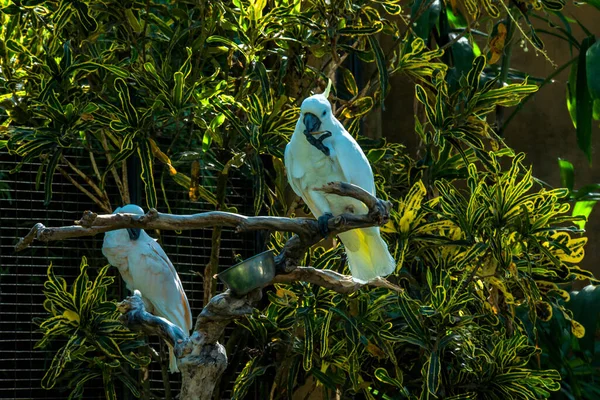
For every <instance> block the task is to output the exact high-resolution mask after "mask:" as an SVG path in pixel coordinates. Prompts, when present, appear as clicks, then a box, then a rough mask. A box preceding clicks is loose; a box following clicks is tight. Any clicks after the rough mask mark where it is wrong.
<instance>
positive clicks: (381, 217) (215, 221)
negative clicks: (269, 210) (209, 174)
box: [15, 182, 391, 272]
mask: <svg viewBox="0 0 600 400" xmlns="http://www.w3.org/2000/svg"><path fill="white" fill-rule="evenodd" d="M320 190H322V191H324V192H326V193H330V194H337V195H339V196H349V197H353V198H355V199H357V200H359V201H361V202H363V203H365V205H366V206H367V207H368V209H369V212H368V214H367V215H354V214H342V215H339V216H337V217H335V218H332V219H330V220H329V222H328V228H329V234H330V235H331V236H335V235H337V234H339V233H342V232H345V231H349V230H351V229H356V228H365V227H370V226H377V225H383V224H385V223H386V222H387V221H388V219H389V210H390V207H391V204H390V203H389V202H387V201H383V200H380V199H377V198H376V197H374V196H372V195H371V194H370V193H368V192H367V191H365V190H363V189H361V188H360V187H358V186H355V185H351V184H349V183H342V182H333V183H329V184H327V185H325V186H324V187H323V188H321V189H320ZM75 224H76V225H72V226H64V227H57V228H49V227H45V226H44V225H43V224H41V223H38V224H36V225H35V226H34V227H33V228H32V229H31V230H30V231H29V233H28V234H27V235H26V236H25V237H23V238H21V239H20V240H19V242H18V243H17V244H16V245H15V250H16V251H21V250H23V249H26V248H27V247H29V246H30V245H31V243H33V241H34V240H39V241H43V242H49V241H55V240H64V239H70V238H75V237H83V236H94V235H96V234H98V233H103V232H108V231H112V230H116V229H124V228H142V229H161V230H187V229H199V228H207V227H215V226H223V227H229V228H234V229H235V230H236V232H245V231H255V230H271V231H280V232H292V233H295V235H294V236H293V237H292V238H290V239H289V240H288V241H287V243H286V244H285V246H284V248H283V250H282V251H281V253H280V254H279V255H278V256H277V257H276V259H275V261H276V264H277V268H278V271H280V272H290V271H293V270H294V269H295V268H296V267H297V266H298V264H299V262H300V260H301V259H302V257H303V256H304V254H305V253H306V251H307V250H308V249H309V248H310V247H311V246H313V245H315V244H316V243H318V242H320V241H321V240H322V239H323V237H322V235H321V233H320V231H319V227H318V223H317V221H316V220H314V219H310V218H286V217H264V216H258V217H246V216H244V215H240V214H234V213H228V212H222V211H210V212H205V213H200V214H192V215H173V214H163V213H159V212H157V211H156V210H154V209H152V210H150V211H149V212H148V213H147V214H146V215H142V216H139V215H133V214H122V213H118V214H106V215H98V214H96V213H93V212H90V211H86V212H85V213H84V215H83V217H82V218H81V220H79V221H75Z"/></svg>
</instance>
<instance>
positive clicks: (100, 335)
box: [35, 257, 150, 399]
mask: <svg viewBox="0 0 600 400" xmlns="http://www.w3.org/2000/svg"><path fill="white" fill-rule="evenodd" d="M88 268H89V266H88V264H87V260H86V258H85V257H83V259H82V260H81V266H80V273H79V276H78V277H77V278H76V279H75V281H74V282H73V284H72V285H71V287H70V288H67V282H66V281H65V280H64V279H63V278H61V277H60V276H56V275H55V274H54V269H53V267H52V264H50V266H49V267H48V280H47V281H46V282H45V283H44V295H45V296H46V300H45V301H44V308H45V309H46V311H48V312H49V313H50V315H49V316H48V318H45V319H44V318H39V319H37V320H36V321H35V322H36V324H38V325H39V327H40V330H41V332H42V334H43V337H42V339H41V340H40V341H39V342H38V343H37V344H36V345H35V348H40V349H45V348H48V347H50V345H51V344H53V343H55V342H64V341H66V343H64V344H62V343H61V347H60V348H59V349H58V350H57V351H56V354H55V355H54V358H53V359H52V363H51V364H50V366H49V368H48V370H47V371H46V374H45V375H44V378H43V379H42V387H43V388H45V389H51V388H53V387H54V386H55V385H56V384H59V383H60V384H64V385H66V386H67V387H68V388H69V389H71V393H70V394H69V399H81V398H83V393H84V389H85V386H86V384H87V383H88V382H89V381H91V380H94V379H101V380H102V381H103V383H104V390H105V395H106V398H107V399H116V398H117V395H116V392H115V382H116V381H121V382H122V383H123V384H124V385H125V386H126V387H127V388H128V389H129V390H130V391H131V393H133V394H134V395H135V396H136V397H139V394H140V392H139V388H138V383H137V380H135V379H133V378H132V377H131V376H130V375H129V374H128V372H127V369H125V367H126V366H129V367H131V368H134V369H140V368H141V367H142V366H145V365H148V363H149V362H150V360H149V358H148V357H143V356H139V355H138V354H137V352H136V351H137V350H138V348H139V347H140V346H144V344H145V343H144V341H143V340H141V339H140V337H139V335H138V334H137V333H133V332H131V331H129V330H128V329H127V328H125V327H124V326H123V324H121V322H120V321H119V320H118V319H117V318H118V316H119V312H118V311H117V309H116V304H115V303H114V301H108V300H107V290H108V287H109V286H110V285H111V284H112V283H113V282H114V278H113V277H111V276H107V275H106V274H107V272H108V268H109V266H108V265H107V266H105V267H103V268H101V269H100V271H98V275H97V276H96V278H95V279H93V280H92V279H90V277H89V275H88V272H87V270H88Z"/></svg>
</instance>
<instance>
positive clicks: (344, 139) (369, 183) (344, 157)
mask: <svg viewBox="0 0 600 400" xmlns="http://www.w3.org/2000/svg"><path fill="white" fill-rule="evenodd" d="M339 125H340V126H339V128H340V129H341V132H340V134H339V135H338V136H335V140H334V141H333V143H332V147H333V148H334V149H335V153H336V154H337V157H336V161H337V162H338V164H339V166H340V169H341V171H342V173H343V174H344V177H345V178H346V182H348V183H352V184H353V185H356V186H359V187H361V188H363V189H364V190H366V191H367V192H369V193H371V194H372V195H373V196H375V181H374V179H373V170H371V165H370V164H369V160H367V157H366V156H365V154H364V153H363V151H362V149H361V148H360V146H359V145H358V143H356V141H355V140H354V138H353V137H352V136H350V134H349V133H348V132H346V130H345V129H344V128H343V127H342V126H341V124H339Z"/></svg>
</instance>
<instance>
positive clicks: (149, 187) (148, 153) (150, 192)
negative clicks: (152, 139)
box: [138, 140, 158, 208]
mask: <svg viewBox="0 0 600 400" xmlns="http://www.w3.org/2000/svg"><path fill="white" fill-rule="evenodd" d="M138 154H139V156H140V162H141V164H142V173H141V178H142V181H143V182H144V188H145V189H146V204H147V205H148V208H156V205H157V204H158V200H157V197H156V187H155V186H154V174H153V172H152V171H153V164H154V157H153V155H152V146H151V144H150V143H149V142H148V141H146V140H144V141H142V142H140V145H139V147H138Z"/></svg>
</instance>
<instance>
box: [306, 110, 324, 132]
mask: <svg viewBox="0 0 600 400" xmlns="http://www.w3.org/2000/svg"><path fill="white" fill-rule="evenodd" d="M304 126H305V127H306V131H307V132H308V133H313V132H317V131H318V130H319V128H320V127H321V120H320V119H319V118H318V117H317V116H316V115H315V114H311V113H309V112H307V113H304Z"/></svg>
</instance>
